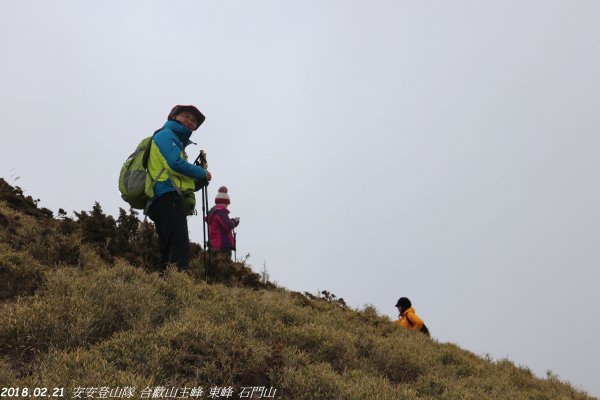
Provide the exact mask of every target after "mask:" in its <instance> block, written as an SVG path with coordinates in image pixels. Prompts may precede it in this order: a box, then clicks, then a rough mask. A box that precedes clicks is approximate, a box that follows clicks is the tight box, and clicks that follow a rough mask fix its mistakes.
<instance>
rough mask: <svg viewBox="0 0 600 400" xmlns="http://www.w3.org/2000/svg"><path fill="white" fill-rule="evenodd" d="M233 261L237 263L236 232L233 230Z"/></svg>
mask: <svg viewBox="0 0 600 400" xmlns="http://www.w3.org/2000/svg"><path fill="white" fill-rule="evenodd" d="M233 261H235V262H237V232H236V231H235V229H234V230H233Z"/></svg>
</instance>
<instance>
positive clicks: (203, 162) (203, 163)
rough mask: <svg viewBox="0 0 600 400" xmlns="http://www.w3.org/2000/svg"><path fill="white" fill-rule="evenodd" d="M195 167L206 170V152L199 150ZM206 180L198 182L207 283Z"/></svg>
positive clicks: (208, 233) (208, 242) (208, 275)
mask: <svg viewBox="0 0 600 400" xmlns="http://www.w3.org/2000/svg"><path fill="white" fill-rule="evenodd" d="M194 164H195V165H199V166H201V167H202V168H204V169H208V162H207V161H206V152H205V151H204V150H200V154H198V157H196V160H194ZM208 183H209V182H208V179H203V180H201V181H200V185H202V189H201V190H202V234H203V238H204V243H203V244H204V275H205V277H206V280H207V281H208V279H209V277H210V275H211V273H210V269H211V266H210V264H211V259H210V258H211V257H210V231H209V225H208V189H207V188H208Z"/></svg>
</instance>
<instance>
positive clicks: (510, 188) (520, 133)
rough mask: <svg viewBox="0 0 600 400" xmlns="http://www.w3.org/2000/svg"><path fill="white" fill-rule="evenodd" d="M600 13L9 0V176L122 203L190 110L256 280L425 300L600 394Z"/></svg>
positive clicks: (473, 334) (0, 171)
mask: <svg viewBox="0 0 600 400" xmlns="http://www.w3.org/2000/svg"><path fill="white" fill-rule="evenodd" d="M598 21H600V2H598V1H591V0H590V1H585V0H581V1H578V0H574V1H564V0H560V1H558V0H525V1H521V0H520V1H517V0H508V1H506V0H502V1H500V0H493V1H486V2H483V1H467V0H455V1H444V2H442V1H438V2H433V1H392V0H390V1H383V0H374V1H368V2H367V1H355V0H344V1H341V0H335V1H334V0H330V1H316V0H303V1H286V2H282V1H276V0H271V1H267V0H257V1H252V2H249V1H241V0H237V1H234V0H231V1H226V2H223V1H221V2H214V1H213V2H209V1H202V0H197V1H191V0H177V1H154V0H152V1H151V0H144V1H141V0H136V1H133V0H131V1H115V0H104V1H98V0H96V1H80V0H77V1H76V0H71V1H66V0H55V1H52V2H49V1H41V0H20V1H9V0H0V50H1V53H0V54H1V57H2V62H1V63H0V110H1V113H2V122H3V125H4V126H3V129H2V133H1V135H2V143H3V145H2V151H1V157H0V176H2V177H4V178H5V179H7V180H8V181H9V182H10V183H14V184H18V185H20V186H21V187H23V189H25V191H26V193H27V194H31V195H32V196H34V198H40V199H41V200H42V201H41V205H42V206H45V207H48V208H50V209H52V210H54V211H57V210H58V208H60V207H62V208H64V209H65V210H67V211H73V210H76V211H79V210H89V209H91V207H92V205H93V203H94V202H95V201H98V202H100V204H101V205H102V207H103V208H104V209H105V211H106V212H108V213H111V214H113V215H115V214H116V213H117V212H118V208H119V207H126V203H124V202H123V201H122V200H121V199H120V197H119V193H118V189H117V178H118V173H119V170H120V168H121V165H122V163H123V161H124V160H125V158H126V157H127V156H128V155H129V154H130V153H131V152H132V150H133V149H134V148H135V145H136V144H137V143H138V142H139V141H140V140H141V139H142V138H144V137H146V136H149V135H150V134H151V133H152V132H153V131H154V130H155V129H157V128H158V127H160V126H162V124H163V123H164V122H165V119H166V116H167V114H168V112H169V110H170V109H171V107H172V106H173V105H175V104H190V103H191V104H196V105H197V106H198V107H199V108H200V109H201V110H202V111H203V112H204V113H205V114H206V116H207V120H206V123H205V124H204V125H203V126H202V127H201V128H200V129H199V130H198V131H197V132H196V133H195V134H194V135H193V136H192V140H194V141H195V142H197V143H198V144H199V146H195V147H192V148H191V149H190V151H189V153H190V155H191V156H193V157H195V156H196V154H197V152H198V151H199V150H200V149H205V150H206V151H207V152H208V161H209V169H210V171H211V172H212V174H213V177H214V179H213V183H212V184H211V186H210V188H209V195H210V199H211V204H212V200H213V199H214V195H215V194H216V189H217V188H218V187H219V186H220V185H227V186H228V187H229V189H230V196H231V199H232V204H231V207H230V209H231V211H232V215H233V216H240V217H241V224H240V227H239V228H238V240H239V243H238V246H239V250H238V256H240V255H243V254H246V253H250V254H251V257H250V259H249V262H250V264H252V265H253V267H254V269H255V270H256V271H258V270H260V269H261V268H262V265H263V262H265V263H266V265H267V269H268V271H269V273H270V274H271V278H272V279H273V280H275V281H277V282H278V283H279V284H281V285H282V286H285V287H287V288H289V289H292V290H298V291H310V292H313V293H314V292H316V291H317V290H324V289H326V290H329V291H331V292H333V293H335V294H336V295H337V296H339V297H343V298H344V299H346V301H347V302H348V303H349V305H351V306H353V307H363V306H364V305H366V304H372V305H374V306H375V307H376V308H377V309H378V310H379V311H380V312H381V313H383V314H387V315H389V316H390V317H394V318H395V317H396V310H395V308H394V307H393V306H394V304H395V301H396V300H397V298H398V297H400V296H408V297H410V298H411V299H412V300H413V303H414V305H415V307H416V310H417V313H418V314H420V315H421V316H422V317H423V318H424V319H425V321H426V323H427V325H428V326H429V327H430V329H431V331H432V333H433V335H434V336H435V337H436V338H438V339H439V340H440V341H442V342H453V343H457V344H458V345H460V346H461V347H463V348H465V349H468V350H471V351H473V352H475V353H477V354H480V355H483V354H486V353H489V354H490V355H491V356H493V357H494V358H503V357H508V358H509V359H511V360H512V361H514V362H515V363H517V364H519V365H526V366H528V367H530V368H531V369H532V370H533V371H534V372H535V373H536V374H538V375H539V376H545V374H546V371H547V370H552V371H553V372H554V373H556V374H558V375H559V377H560V378H561V379H564V380H568V381H570V382H572V383H573V384H574V385H575V386H577V387H579V388H582V389H584V390H587V391H588V392H589V393H590V394H593V395H596V396H599V395H600V379H599V376H600V346H598V343H597V337H598V333H597V332H598V330H599V328H600V309H599V307H598V306H599V303H600V302H599V300H600V292H599V291H598V281H599V277H600V270H599V264H600V246H599V241H600V210H599V206H600V158H599V157H598V149H599V146H600V134H599V128H600V112H599V111H598V110H599V108H600V78H599V71H600V24H599V23H598ZM17 177H19V179H17V180H15V179H16V178H17ZM189 225H190V231H191V232H190V233H191V237H192V240H194V241H196V242H199V243H201V242H202V224H201V221H200V218H192V219H190V220H189Z"/></svg>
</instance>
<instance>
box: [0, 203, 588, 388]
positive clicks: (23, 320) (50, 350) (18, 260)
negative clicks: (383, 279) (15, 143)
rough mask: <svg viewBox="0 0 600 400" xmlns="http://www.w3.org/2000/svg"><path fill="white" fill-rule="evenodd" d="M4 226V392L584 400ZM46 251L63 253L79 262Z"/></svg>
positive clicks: (515, 371) (36, 227)
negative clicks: (251, 389)
mask: <svg viewBox="0 0 600 400" xmlns="http://www.w3.org/2000/svg"><path fill="white" fill-rule="evenodd" d="M0 222H2V223H0V278H1V279H4V282H6V284H5V286H0V296H3V297H0V387H29V388H33V387H49V388H51V387H64V388H66V389H67V391H66V397H67V398H70V397H73V394H72V390H73V389H74V388H77V387H100V386H106V387H119V386H120V387H123V386H132V387H136V388H137V391H138V392H137V393H138V394H139V392H140V391H141V390H142V389H143V388H145V387H155V386H159V385H162V386H165V387H171V386H174V387H181V388H182V387H197V386H203V387H205V388H208V387H211V386H232V387H233V388H234V390H237V391H239V390H241V388H242V387H244V386H265V387H273V388H276V389H277V396H276V398H278V399H306V400H309V399H310V400H315V399H323V400H336V399H340V400H341V399H352V400H354V399H365V400H366V399H369V400H370V399H383V400H388V399H389V400H392V399H394V400H396V399H434V398H435V399H457V400H458V399H516V400H520V399H523V400H525V399H527V400H544V399H548V400H550V399H581V400H583V399H590V397H588V396H587V395H586V394H585V393H582V392H579V391H576V390H574V389H573V388H572V387H571V386H570V385H569V384H567V383H564V382H560V381H558V380H557V379H539V378H537V377H535V376H534V375H533V374H532V373H531V372H530V371H529V370H527V369H526V368H522V367H517V366H515V365H514V364H512V363H511V362H509V361H506V360H501V361H493V360H489V359H484V358H481V357H478V356H476V355H474V354H472V353H470V352H468V351H464V350H462V349H460V348H459V347H457V346H455V345H452V344H445V343H438V342H437V341H435V340H431V339H429V338H427V337H425V336H424V335H422V334H420V333H416V332H412V331H410V332H409V331H406V330H402V329H401V328H399V327H397V326H396V325H393V324H391V323H390V321H389V320H388V319H387V318H385V317H383V316H381V315H379V314H378V313H377V311H376V310H375V309H373V308H372V307H366V308H365V309H362V310H354V309H350V308H348V307H345V306H343V305H340V304H339V303H337V302H333V301H327V300H326V299H319V298H309V297H307V296H305V295H302V294H299V293H293V292H290V291H287V290H285V289H282V288H276V287H274V286H273V285H271V286H269V287H270V289H269V290H265V289H259V290H257V289H256V288H254V287H253V288H247V287H244V279H239V280H237V281H235V282H237V284H231V283H228V284H207V283H206V282H204V281H203V280H202V279H201V277H202V273H201V271H199V270H198V269H197V268H196V269H195V270H193V271H191V272H190V273H181V272H178V271H176V270H174V269H170V270H169V271H168V273H167V274H166V275H165V276H164V277H161V276H159V274H157V273H155V272H148V271H145V270H144V269H142V268H139V267H136V266H132V265H130V264H129V263H128V262H126V261H124V260H123V259H119V258H116V260H115V262H114V263H107V262H106V261H105V260H104V259H103V258H101V257H99V256H98V255H97V253H96V248H94V247H93V246H89V245H87V244H85V243H82V241H81V240H80V238H79V237H78V236H77V234H76V232H74V233H68V234H65V233H59V232H58V231H56V230H55V229H56V224H55V223H53V221H52V220H45V221H42V222H40V220H39V217H36V216H30V215H24V214H21V213H19V212H18V211H15V210H14V209H13V208H11V207H10V206H9V205H8V204H6V203H2V202H0ZM54 222H56V221H54ZM51 238H56V240H51ZM40 243H42V244H44V245H47V246H53V245H56V246H68V245H69V244H71V245H72V246H73V249H76V252H77V257H76V260H75V258H69V256H68V254H67V255H62V256H60V257H57V256H56V254H58V253H57V252H55V250H52V249H49V250H47V251H46V252H45V253H44V254H42V253H41V252H40V249H39V246H40ZM47 256H48V257H47ZM49 257H50V258H49ZM53 257H54V258H53ZM55 258H59V260H57V261H55V262H54V263H49V262H48V259H55ZM65 259H67V260H70V261H71V262H67V261H65ZM232 270H236V271H237V270H238V267H235V268H233V269H232ZM242 270H243V268H242V267H239V271H242ZM11 282H12V283H11ZM203 398H206V397H203ZM234 398H239V397H238V396H237V395H235V396H234Z"/></svg>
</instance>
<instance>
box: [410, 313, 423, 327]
mask: <svg viewBox="0 0 600 400" xmlns="http://www.w3.org/2000/svg"><path fill="white" fill-rule="evenodd" d="M406 318H407V319H408V321H409V322H410V324H411V325H412V329H414V330H415V331H420V330H421V328H422V327H423V324H424V322H423V320H422V319H421V318H420V317H419V316H418V315H417V314H415V313H412V312H409V313H407V314H406Z"/></svg>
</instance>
